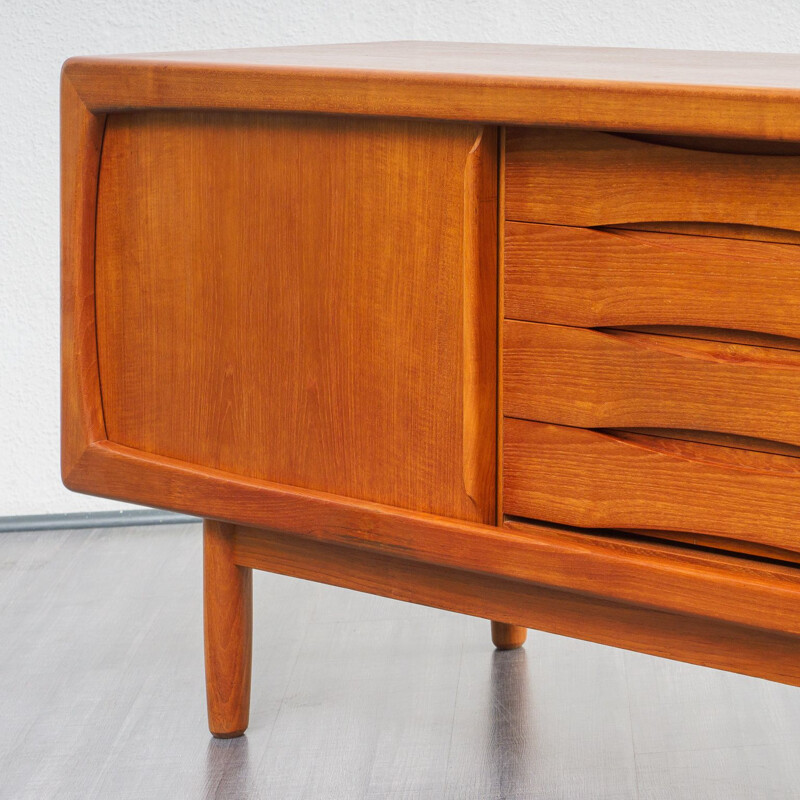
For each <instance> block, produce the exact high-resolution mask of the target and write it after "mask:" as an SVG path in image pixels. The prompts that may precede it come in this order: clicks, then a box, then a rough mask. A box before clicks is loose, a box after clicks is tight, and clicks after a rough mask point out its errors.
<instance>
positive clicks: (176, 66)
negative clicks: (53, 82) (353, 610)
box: [61, 42, 800, 736]
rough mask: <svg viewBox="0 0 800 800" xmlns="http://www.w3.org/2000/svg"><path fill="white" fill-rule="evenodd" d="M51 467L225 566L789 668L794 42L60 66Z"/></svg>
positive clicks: (238, 719) (236, 678) (287, 54)
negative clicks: (58, 394)
mask: <svg viewBox="0 0 800 800" xmlns="http://www.w3.org/2000/svg"><path fill="white" fill-rule="evenodd" d="M61 91H62V94H61V119H62V215H63V216H62V265H63V274H62V293H63V312H62V323H63V328H62V365H63V401H62V402H63V446H62V470H63V479H64V482H65V484H66V485H67V486H68V487H70V488H71V489H74V490H76V491H80V492H87V493H91V494H98V495H103V496H105V497H111V498H118V499H120V500H127V501H131V502H134V503H142V504H146V505H152V506H158V507H162V508H167V509H173V510H176V511H183V512H188V513H190V514H195V515H198V516H202V517H203V518H205V520H206V522H205V526H204V564H205V566H204V570H205V575H204V578H205V584H204V598H205V634H206V678H207V688H208V709H209V724H210V728H211V731H212V733H213V734H214V735H215V736H236V735H239V734H241V733H242V732H243V731H244V729H245V728H246V727H247V719H248V706H249V693H250V659H251V621H252V601H251V576H252V569H263V570H270V571H273V572H278V573H283V574H286V575H293V576H298V577H301V578H306V579H310V580H315V581H322V582H325V583H330V584H336V585H338V586H345V587H350V588H353V589H357V590H360V591H365V592H372V593H374V594H378V595H385V596H388V597H393V598H399V599H402V600H407V601H411V602H416V603H424V604H427V605H431V606H437V607H440V608H444V609H450V610H453V611H458V612H462V613H465V614H472V615H476V616H480V617H485V618H487V619H490V620H492V621H493V622H492V633H493V639H494V642H495V644H496V645H497V646H498V647H506V648H511V647H517V646H519V645H520V644H522V642H523V641H524V639H525V629H526V628H529V627H530V628H536V629H540V630H545V631H552V632H555V633H560V634H564V635H567V636H572V637H578V638H582V639H588V640H592V641H596V642H603V643H606V644H611V645H615V646H617V647H623V648H628V649H632V650H638V651H642V652H646V653H652V654H656V655H659V656H665V657H667V658H674V659H680V660H684V661H689V662H693V663H696V664H703V665H707V666H711V667H716V668H721V669H726V670H732V671H735V672H741V673H746V674H750V675H757V676H761V677H764V678H769V679H771V680H775V681H782V682H785V683H791V684H795V685H800V56H791V55H766V54H746V53H739V54H733V53H700V52H678V51H655V50H623V49H578V48H557V47H534V46H518V45H515V46H511V45H477V44H452V43H451V44H436V43H425V42H405V43H403V42H399V43H385V42H383V43H375V44H362V45H337V46H326V47H289V48H275V49H255V50H238V51H237V50H233V51H220V52H206V53H181V54H161V55H142V56H124V57H103V58H77V59H71V60H69V61H68V62H67V63H66V64H65V65H64V69H63V74H62V83H61Z"/></svg>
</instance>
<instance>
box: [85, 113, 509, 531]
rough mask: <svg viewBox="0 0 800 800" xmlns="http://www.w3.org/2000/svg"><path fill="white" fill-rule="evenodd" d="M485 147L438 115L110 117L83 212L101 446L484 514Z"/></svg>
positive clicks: (488, 424) (490, 302) (490, 306)
mask: <svg viewBox="0 0 800 800" xmlns="http://www.w3.org/2000/svg"><path fill="white" fill-rule="evenodd" d="M495 147H496V146H495V144H494V136H493V135H492V134H491V133H489V134H487V135H486V136H485V137H484V136H483V135H482V132H481V131H480V129H478V128H476V127H474V126H467V125H463V126H456V125H451V124H447V123H429V122H407V121H394V120H389V121H370V120H358V119H352V118H351V119H348V118H339V117H298V116H287V115H266V114H220V113H209V114H203V113H198V114H194V113H163V114H162V113H151V114H119V115H114V116H113V117H111V118H110V120H109V123H108V130H107V133H106V139H105V144H104V148H103V160H102V165H101V175H100V189H99V196H98V222H97V319H98V347H99V355H100V375H101V380H102V387H103V403H104V409H105V418H106V425H107V427H108V435H109V438H110V439H111V440H112V441H117V442H119V443H121V444H124V445H128V446H130V447H134V448H136V449H139V450H142V451H144V452H150V453H157V454H159V455H165V456H169V457H172V458H177V459H180V460H183V461H186V462H189V463H195V464H203V465H206V466H209V467H213V468H217V469H221V470H225V471H228V472H232V473H237V474H240V475H247V476H249V477H254V478H263V479H266V480H272V481H276V482H278V483H285V484H290V485H295V486H303V487H307V488H314V489H320V490H323V491H328V492H333V493H337V494H341V495H345V496H348V497H354V498H362V499H367V500H374V501H378V502H384V503H388V504H391V505H396V506H403V507H407V508H416V509H419V510H423V511H430V512H432V513H439V514H449V515H452V516H455V517H459V518H464V519H473V520H480V521H485V522H489V521H492V520H493V519H494V482H495V478H494V463H495V456H494V435H493V431H494V425H495V423H494V416H495V398H494V395H495V386H496V378H495V359H496V356H495V352H496V351H495V314H496V299H495V282H496V267H495V253H494V247H493V246H491V247H487V246H486V245H485V244H484V242H485V241H488V242H493V241H494V239H495V237H494V235H493V232H494V229H495V222H494V220H495V215H496V211H495V209H496V177H495V176H496V168H495V166H494V165H495V163H496V153H495ZM465 172H466V177H465ZM484 224H486V225H487V228H486V229H484V227H483V226H484ZM473 283H474V284H475V285H474V286H469V287H468V284H473ZM476 432H477V433H476Z"/></svg>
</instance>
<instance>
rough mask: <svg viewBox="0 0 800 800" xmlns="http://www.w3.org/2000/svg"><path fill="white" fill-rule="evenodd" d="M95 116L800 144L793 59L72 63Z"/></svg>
mask: <svg viewBox="0 0 800 800" xmlns="http://www.w3.org/2000/svg"><path fill="white" fill-rule="evenodd" d="M63 75H64V78H65V80H69V81H70V82H71V83H72V84H73V85H74V87H75V89H76V90H77V91H78V94H79V95H81V97H82V98H83V100H84V102H85V103H86V104H87V106H89V107H90V108H91V109H93V110H103V111H108V110H120V109H127V108H164V107H170V108H176V107H177V108H197V107H203V108H240V109H243V110H287V111H319V112H326V113H330V112H333V113H337V112H338V113H344V114H353V113H355V114H372V115H393V116H409V117H429V118H439V119H453V120H463V121H483V122H497V123H506V124H526V125H539V124H543V125H569V126H580V127H593V126H594V127H603V128H606V129H619V130H626V129H627V130H634V131H635V130H639V131H647V130H653V131H656V130H657V131H664V132H667V131H674V132H677V133H680V132H684V133H698V134H710V135H733V136H748V137H754V138H775V139H793V140H800V54H788V53H786V54H780V53H736V52H713V51H708V52H706V51H683V50H646V49H634V48H595V47H555V46H540V45H524V44H478V43H458V42H371V43H362V44H337V45H320V46H295V47H272V48H252V49H242V50H216V51H204V52H203V51H198V52H185V53H151V54H138V55H123V56H98V57H91V58H88V57H80V58H73V59H70V60H69V61H67V62H66V64H65V66H64V72H63Z"/></svg>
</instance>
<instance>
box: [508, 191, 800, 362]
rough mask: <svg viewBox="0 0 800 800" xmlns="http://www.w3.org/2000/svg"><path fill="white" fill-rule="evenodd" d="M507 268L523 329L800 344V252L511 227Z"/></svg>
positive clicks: (700, 239)
mask: <svg viewBox="0 0 800 800" xmlns="http://www.w3.org/2000/svg"><path fill="white" fill-rule="evenodd" d="M798 185H800V183H799V184H798ZM798 219H800V212H798ZM504 259H505V266H504V270H505V279H504V295H505V297H504V302H505V315H506V316H507V317H510V318H513V319H522V320H530V321H532V322H554V323H558V324H563V325H576V326H580V327H598V326H608V327H611V326H616V327H619V326H631V325H675V326H700V327H705V328H707V329H730V330H734V331H756V332H759V333H765V334H773V335H776V336H789V337H798V338H800V294H798V292H797V287H798V286H800V247H798V246H796V245H788V244H771V243H764V242H752V241H741V240H735V239H717V238H712V237H705V236H682V235H673V234H663V233H649V232H643V231H636V232H634V231H621V230H593V229H584V228H571V227H566V226H558V225H534V224H530V223H520V222H507V223H506V225H505V238H504ZM706 335H707V338H714V337H715V336H717V335H719V334H718V332H714V331H711V332H707V334H706ZM794 346H795V347H800V342H797V343H796V344H795V345H794Z"/></svg>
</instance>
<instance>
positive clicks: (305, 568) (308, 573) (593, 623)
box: [234, 522, 800, 685]
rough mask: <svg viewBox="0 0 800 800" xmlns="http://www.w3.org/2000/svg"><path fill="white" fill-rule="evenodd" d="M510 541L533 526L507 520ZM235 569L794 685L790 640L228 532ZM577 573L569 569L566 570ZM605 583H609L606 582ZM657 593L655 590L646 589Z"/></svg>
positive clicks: (799, 654) (795, 642)
mask: <svg viewBox="0 0 800 800" xmlns="http://www.w3.org/2000/svg"><path fill="white" fill-rule="evenodd" d="M507 527H508V528H509V529H514V530H516V531H518V532H519V533H520V534H523V535H524V534H525V532H526V531H528V530H530V531H531V532H532V533H533V534H534V535H536V532H537V529H536V526H527V525H525V524H524V523H519V522H510V523H507ZM234 557H235V559H236V561H237V563H241V564H246V565H247V566H249V567H253V568H255V569H263V570H268V571H270V572H277V573H280V574H283V575H294V576H297V577H300V578H305V579H307V580H313V581H318V582H320V583H328V584H333V585H335V586H345V587H347V588H350V589H356V590H358V591H362V592H369V593H371V594H378V595H383V596H385V597H393V598H395V599H398V600H406V601H408V602H413V603H420V604H422V605H429V606H434V607H436V608H445V609H448V610H452V611H458V612H459V613H466V614H471V615H473V616H478V617H484V618H486V619H497V620H511V619H515V620H517V623H521V624H523V625H525V626H526V627H529V628H534V629H537V630H544V631H551V632H554V633H560V634H563V635H565V636H572V637H574V638H577V639H589V640H591V641H594V642H602V643H607V644H612V645H614V646H616V647H624V648H626V649H628V650H637V651H639V652H643V653H652V654H653V655H658V656H663V657H665V658H673V659H678V660H681V661H689V662H692V663H694V664H703V665H705V666H709V667H714V668H716V669H726V670H730V671H733V672H742V673H745V674H747V675H757V676H760V677H764V678H769V679H770V680H774V681H780V682H782V683H790V684H794V685H800V667H799V666H798V665H800V638H798V637H797V636H788V635H786V634H776V633H771V632H767V631H762V630H757V629H752V628H746V627H742V626H739V625H730V624H726V623H722V622H720V621H718V620H715V621H714V622H709V621H708V620H705V619H702V618H700V617H694V616H677V615H674V614H668V613H664V612H660V611H653V610H650V609H647V608H641V607H639V608H637V607H635V606H631V605H626V604H621V603H613V602H608V601H604V600H600V599H598V598H587V597H584V596H582V595H580V594H576V593H573V592H564V591H558V590H554V589H551V588H546V587H542V586H537V585H535V584H532V583H521V582H516V581H507V580H498V579H496V578H492V577H489V576H486V575H469V574H467V573H464V572H463V571H461V570H458V569H456V570H452V569H443V568H441V567H431V566H430V565H426V564H414V563H412V562H409V561H404V560H403V559H400V558H394V557H392V556H391V555H389V554H379V553H367V552H358V551H354V550H352V549H351V548H347V547H339V546H336V545H331V544H323V543H320V542H311V541H308V540H306V539H304V538H302V537H296V536H286V535H282V534H279V533H276V532H274V531H266V530H253V529H250V528H242V527H238V526H237V528H236V536H235V544H234ZM576 570H577V567H576ZM610 580H613V578H611V577H609V581H610ZM653 588H654V591H657V587H655V586H654V587H653Z"/></svg>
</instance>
